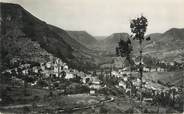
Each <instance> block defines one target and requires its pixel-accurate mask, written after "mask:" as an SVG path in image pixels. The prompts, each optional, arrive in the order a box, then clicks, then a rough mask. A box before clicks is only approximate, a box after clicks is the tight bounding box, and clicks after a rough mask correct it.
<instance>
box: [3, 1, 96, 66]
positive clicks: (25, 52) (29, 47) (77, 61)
mask: <svg viewBox="0 0 184 114" xmlns="http://www.w3.org/2000/svg"><path fill="white" fill-rule="evenodd" d="M0 5H1V15H0V24H1V28H2V29H1V31H0V32H1V34H0V41H1V50H0V53H1V59H2V62H5V61H9V60H11V59H13V58H15V57H18V58H21V59H24V60H26V61H34V62H42V61H48V60H49V58H50V56H56V57H59V58H61V59H62V60H64V61H66V62H68V63H69V64H70V65H72V66H75V67H77V66H79V65H80V66H81V67H88V66H90V65H91V63H90V61H91V59H92V55H93V53H94V52H93V51H90V50H89V49H88V48H86V47H85V46H83V45H81V44H80V43H78V42H77V41H76V40H74V39H73V38H71V37H70V36H69V35H68V33H67V32H66V31H64V30H62V29H60V28H58V27H55V26H52V25H49V24H47V23H46V22H44V21H41V20H40V19H38V18H36V17H35V16H33V15H32V14H30V13H29V12H28V11H26V10H25V9H24V8H22V7H21V6H20V5H17V4H11V3H0ZM88 52H89V53H88ZM81 60H82V61H81ZM89 64H90V65H89ZM92 64H93V63H92Z"/></svg>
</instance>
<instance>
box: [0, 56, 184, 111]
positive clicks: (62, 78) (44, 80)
mask: <svg viewBox="0 0 184 114" xmlns="http://www.w3.org/2000/svg"><path fill="white" fill-rule="evenodd" d="M12 64H13V65H15V64H16V65H15V66H17V65H18V66H17V67H15V68H12V69H6V70H4V71H3V72H2V75H4V77H6V78H7V81H9V80H10V81H11V85H12V86H14V87H24V88H25V92H26V88H28V87H31V88H42V89H46V90H49V91H50V93H49V94H50V95H54V94H56V93H55V92H53V91H57V95H72V94H81V93H85V94H89V95H99V94H103V95H107V96H108V95H114V96H118V95H121V94H122V93H119V92H117V91H121V92H123V93H124V94H125V95H126V96H128V97H129V98H131V99H133V100H135V101H139V100H140V98H142V100H143V102H149V103H151V104H152V105H162V106H167V105H168V106H172V107H175V108H176V109H178V110H182V109H181V106H182V104H183V100H182V91H183V90H182V87H177V86H174V85H165V84H162V83H159V82H155V81H153V80H149V79H145V78H143V80H142V82H141V80H140V78H139V76H138V75H137V74H138V73H136V71H132V72H130V71H129V68H127V67H125V68H123V69H118V70H117V69H116V70H113V69H110V70H107V69H106V70H101V71H95V72H94V71H93V72H88V73H84V72H82V71H79V70H76V69H72V68H69V66H68V65H67V64H66V63H65V62H63V61H62V60H61V59H59V58H56V57H53V58H51V61H48V62H45V63H40V64H34V65H33V64H32V63H31V64H29V63H21V62H20V61H19V60H18V59H15V60H13V61H12ZM158 69H160V70H158ZM158 69H157V72H164V69H162V68H158ZM143 70H144V72H149V71H150V70H147V69H146V68H143ZM150 72H156V70H153V69H152V70H151V71H150ZM6 83H7V82H6ZM9 83H10V82H9ZM141 83H142V84H143V85H142V87H141V86H140V85H141ZM112 87H113V89H114V90H111V89H112ZM116 89H117V91H116ZM113 91H116V92H113ZM141 91H142V94H141ZM25 94H26V93H25ZM141 95H142V97H141ZM166 99H167V100H166ZM3 100H4V98H1V102H6V100H7V99H5V101H3Z"/></svg>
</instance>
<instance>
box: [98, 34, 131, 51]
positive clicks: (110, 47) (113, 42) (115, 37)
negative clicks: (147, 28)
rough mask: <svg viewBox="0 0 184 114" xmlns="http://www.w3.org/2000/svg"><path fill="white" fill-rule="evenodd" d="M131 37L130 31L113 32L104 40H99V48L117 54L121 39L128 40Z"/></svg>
mask: <svg viewBox="0 0 184 114" xmlns="http://www.w3.org/2000/svg"><path fill="white" fill-rule="evenodd" d="M128 39H129V35H128V33H113V34H112V35H110V36H108V37H107V38H105V39H104V40H101V41H99V44H98V46H99V48H101V50H104V51H107V52H109V53H111V54H115V48H116V47H117V46H118V42H119V41H120V40H124V41H127V40H128Z"/></svg>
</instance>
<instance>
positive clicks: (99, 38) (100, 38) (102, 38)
mask: <svg viewBox="0 0 184 114" xmlns="http://www.w3.org/2000/svg"><path fill="white" fill-rule="evenodd" d="M94 37H95V39H97V40H98V41H99V40H104V39H105V38H107V37H108V36H94Z"/></svg>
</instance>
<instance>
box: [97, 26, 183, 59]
mask: <svg viewBox="0 0 184 114" xmlns="http://www.w3.org/2000/svg"><path fill="white" fill-rule="evenodd" d="M146 37H150V38H151V40H150V41H146V40H145V41H144V42H143V55H150V56H152V57H155V58H158V59H160V60H165V61H168V62H171V61H177V62H184V59H183V58H184V29H177V28H172V29H169V30H168V31H166V32H164V33H152V34H148V35H147V36H146ZM128 38H129V35H128V33H114V34H112V35H110V36H109V37H107V38H106V39H104V40H101V41H99V42H98V43H99V44H98V45H99V46H98V48H100V49H101V50H105V51H106V52H107V53H110V54H115V47H116V46H117V45H118V42H119V40H120V39H124V40H127V39H128ZM130 40H131V43H132V46H133V54H134V55H135V56H138V55H139V51H138V50H139V42H138V41H136V40H133V39H132V38H130Z"/></svg>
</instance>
